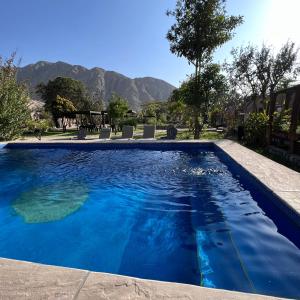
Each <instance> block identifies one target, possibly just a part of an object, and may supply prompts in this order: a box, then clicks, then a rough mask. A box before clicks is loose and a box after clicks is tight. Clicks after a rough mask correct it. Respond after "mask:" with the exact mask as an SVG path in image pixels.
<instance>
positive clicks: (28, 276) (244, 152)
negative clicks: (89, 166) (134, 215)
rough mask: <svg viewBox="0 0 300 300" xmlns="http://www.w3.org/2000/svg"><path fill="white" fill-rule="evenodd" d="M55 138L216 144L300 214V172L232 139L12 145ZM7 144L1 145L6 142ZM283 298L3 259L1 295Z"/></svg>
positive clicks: (88, 297)
mask: <svg viewBox="0 0 300 300" xmlns="http://www.w3.org/2000/svg"><path fill="white" fill-rule="evenodd" d="M16 143H17V144H27V143H34V144H39V143H42V144H45V143H47V144H52V143H71V144H73V143H78V144H90V143H91V144H95V143H125V144H127V143H130V144H132V143H155V144H157V143H193V144H195V143H201V144H203V143H214V144H215V145H217V147H219V148H220V149H222V150H223V151H224V152H225V153H227V154H228V155H229V156H230V157H231V158H232V159H233V160H234V161H236V162H237V163H238V164H239V165H240V166H242V167H243V168H244V169H245V170H246V171H247V172H249V173H250V174H251V175H252V176H253V177H255V178H256V179H258V180H259V181H260V182H261V183H262V184H263V185H264V186H265V187H266V188H267V189H268V190H269V191H270V192H272V193H274V195H276V196H277V197H278V198H279V199H280V201H282V203H284V204H285V205H286V206H288V207H289V208H290V209H291V210H292V211H293V212H294V213H295V215H296V216H297V217H298V219H299V218H300V173H297V172H295V171H293V170H291V169H289V168H287V167H285V166H282V165H280V164H278V163H276V162H274V161H272V160H270V159H268V158H266V157H264V156H262V155H260V154H257V153H256V152H254V151H252V150H249V149H247V148H245V147H243V146H241V145H240V144H238V143H236V142H233V141H230V140H219V141H193V140H186V141H167V140H164V141H161V140H157V141H156V140H148V141H145V140H130V141H128V140H114V141H102V142H99V140H98V139H91V140H83V141H78V140H66V139H61V140H53V139H52V140H51V139H49V140H46V139H44V140H43V141H37V140H25V141H17V142H12V143H11V144H16ZM0 148H1V145H0ZM56 298H58V299H280V298H274V297H268V296H261V295H254V294H247V293H240V292H232V291H225V290H219V289H210V288H203V287H197V286H193V285H186V284H178V283H167V282H159V281H152V280H142V279H137V278H131V277H125V276H119V275H110V274H105V273H95V272H89V271H86V270H78V269H69V268H62V267H56V266H47V265H41V264H36V263H30V262H24V261H17V260H10V259H4V258H3V259H0V299H56Z"/></svg>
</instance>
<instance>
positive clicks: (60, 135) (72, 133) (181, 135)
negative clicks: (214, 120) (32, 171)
mask: <svg viewBox="0 0 300 300" xmlns="http://www.w3.org/2000/svg"><path fill="white" fill-rule="evenodd" d="M76 136H77V130H74V129H69V130H67V131H66V132H62V131H57V130H55V131H48V132H44V133H43V134H42V139H43V138H50V139H56V138H57V139H64V138H66V139H69V138H72V137H76ZM121 136H122V133H121V132H117V134H114V133H112V135H111V138H112V139H117V138H120V137H121ZM166 136H167V135H166V131H165V130H157V131H156V134H155V137H156V139H161V138H165V137H166ZM35 137H36V135H35V134H33V133H32V134H30V133H27V134H24V135H23V137H22V138H21V139H22V140H24V139H27V138H35ZM87 137H88V138H94V139H95V138H97V137H99V133H98V132H89V133H88V136H87ZM142 137H143V126H138V127H137V129H136V130H134V138H135V139H141V138H142ZM222 138H224V133H220V132H207V131H203V132H202V133H201V137H200V139H203V140H216V139H222ZM176 139H177V140H187V139H189V140H192V139H194V136H193V133H192V132H191V131H189V130H188V129H180V130H178V133H177V137H176Z"/></svg>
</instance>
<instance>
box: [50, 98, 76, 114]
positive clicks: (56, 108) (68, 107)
mask: <svg viewBox="0 0 300 300" xmlns="http://www.w3.org/2000/svg"><path fill="white" fill-rule="evenodd" d="M73 111H76V107H75V106H74V104H73V102H72V101H70V100H69V99H66V98H63V97H61V96H60V95H57V96H56V99H55V101H54V102H53V104H52V114H53V115H54V116H55V117H57V118H59V117H63V116H64V114H65V113H69V112H73Z"/></svg>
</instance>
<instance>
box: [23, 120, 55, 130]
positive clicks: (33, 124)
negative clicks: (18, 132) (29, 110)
mask: <svg viewBox="0 0 300 300" xmlns="http://www.w3.org/2000/svg"><path fill="white" fill-rule="evenodd" d="M50 127H51V122H50V121H49V120H45V119H43V120H30V121H28V122H27V129H28V130H29V131H32V132H34V131H36V130H39V131H40V132H46V131H47V130H48V129H49V128H50Z"/></svg>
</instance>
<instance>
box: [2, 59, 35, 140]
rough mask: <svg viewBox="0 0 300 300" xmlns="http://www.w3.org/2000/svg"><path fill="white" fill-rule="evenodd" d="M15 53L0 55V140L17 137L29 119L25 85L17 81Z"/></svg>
mask: <svg viewBox="0 0 300 300" xmlns="http://www.w3.org/2000/svg"><path fill="white" fill-rule="evenodd" d="M14 59H15V55H14V54H13V55H12V56H11V57H10V58H9V59H7V60H3V59H2V58H1V57H0V140H11V139H14V138H16V137H18V136H19V135H20V134H21V133H22V132H23V129H24V128H25V127H24V124H25V123H26V122H27V121H28V120H29V119H30V112H29V108H28V105H29V96H28V90H27V89H26V87H25V85H23V84H19V83H17V80H16V72H17V68H16V66H15V65H14Z"/></svg>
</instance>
